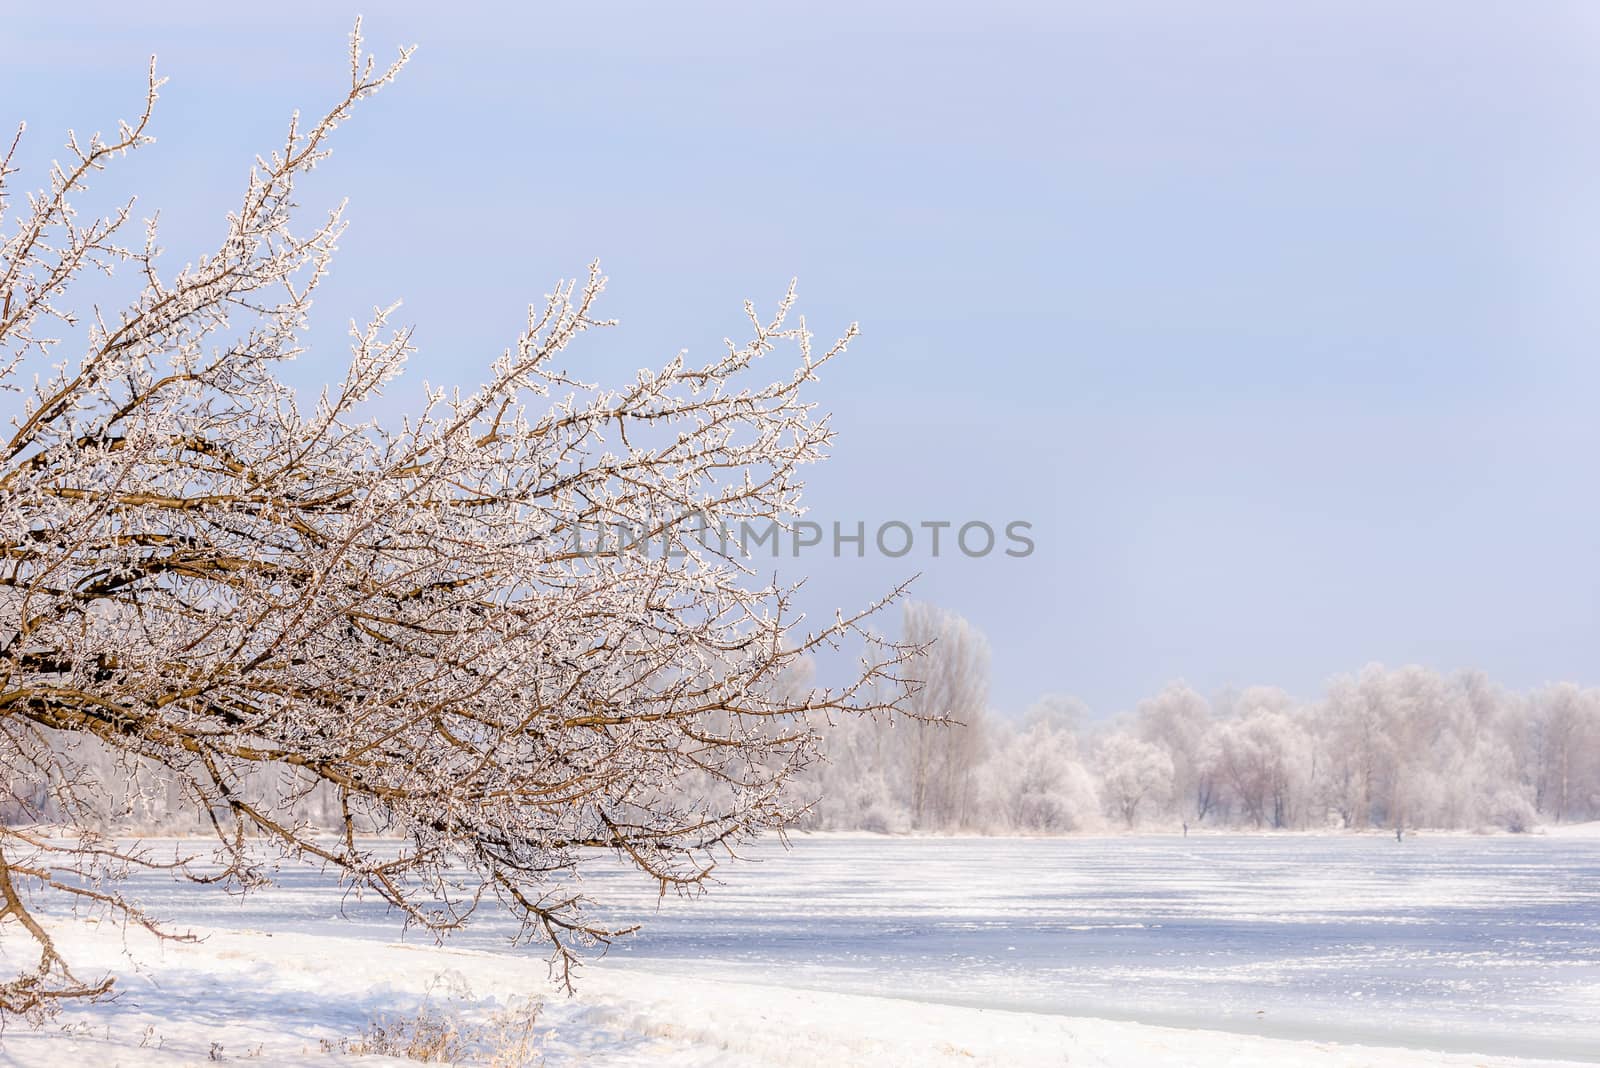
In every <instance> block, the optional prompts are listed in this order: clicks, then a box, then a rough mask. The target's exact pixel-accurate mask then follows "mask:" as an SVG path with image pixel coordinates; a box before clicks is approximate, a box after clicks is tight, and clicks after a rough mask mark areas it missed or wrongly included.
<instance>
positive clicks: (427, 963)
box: [0, 922, 1565, 1068]
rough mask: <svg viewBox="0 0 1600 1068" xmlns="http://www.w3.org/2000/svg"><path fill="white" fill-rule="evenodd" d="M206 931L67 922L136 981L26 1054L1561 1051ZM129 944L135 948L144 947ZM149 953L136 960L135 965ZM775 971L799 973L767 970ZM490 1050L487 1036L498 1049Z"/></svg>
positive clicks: (94, 956)
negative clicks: (389, 1028) (1205, 1024)
mask: <svg viewBox="0 0 1600 1068" xmlns="http://www.w3.org/2000/svg"><path fill="white" fill-rule="evenodd" d="M204 935H205V937H204V939H203V940H202V941H201V942H199V943H196V944H171V943H168V944H165V945H157V944H155V943H154V942H153V941H152V940H151V939H150V938H149V937H148V936H147V935H144V934H142V933H136V932H122V931H120V930H112V929H109V928H106V929H102V928H100V927H98V926H96V925H93V924H89V923H85V922H74V923H69V924H64V925H63V926H62V937H63V939H64V941H65V947H64V948H68V949H69V950H70V953H71V956H72V957H73V958H74V959H75V960H78V961H80V962H82V963H83V964H84V965H85V966H89V967H103V968H111V969H115V970H117V971H119V972H121V973H122V974H123V976H124V978H123V980H122V982H121V984H120V985H121V987H122V991H123V992H122V994H121V996H120V997H119V998H118V1000H117V1001H116V1002H114V1003H112V1004H108V1005H101V1006H96V1007H92V1008H87V1009H74V1010H72V1011H69V1012H67V1013H64V1014H63V1015H62V1016H61V1018H59V1019H58V1020H57V1021H55V1022H54V1023H53V1024H52V1025H50V1026H48V1027H47V1028H45V1029H44V1030H41V1031H36V1032H30V1031H27V1030H24V1029H20V1028H13V1029H12V1030H10V1031H8V1032H7V1033H6V1035H5V1036H4V1040H3V1053H0V1058H3V1059H4V1060H5V1061H6V1062H7V1063H11V1064H16V1065H19V1066H30V1068H32V1066H38V1068H46V1066H54V1065H61V1064H92V1065H96V1066H100V1068H118V1066H127V1068H156V1066H172V1065H191V1064H208V1063H215V1062H214V1061H213V1060H212V1058H213V1056H215V1057H216V1058H219V1059H225V1060H227V1061H235V1060H238V1061H246V1062H248V1063H255V1064H312V1065H337V1064H406V1063H412V1062H408V1061H405V1060H401V1059H397V1058H389V1057H378V1056H352V1055H350V1054H347V1053H339V1052H331V1051H329V1050H328V1049H327V1048H325V1046H337V1045H338V1044H339V1042H340V1040H343V1039H351V1038H353V1037H355V1036H358V1035H359V1034H360V1033H361V1032H362V1031H363V1029H364V1028H366V1027H367V1026H368V1025H369V1023H371V1022H372V1021H373V1020H374V1019H382V1018H385V1017H387V1018H390V1019H397V1018H404V1017H407V1016H415V1014H416V1013H417V1011H418V1010H419V1008H420V1007H421V1006H423V1005H424V1004H428V1005H430V1006H432V1008H433V1009H434V1010H435V1011H436V1013H438V1014H440V1015H448V1016H449V1017H451V1018H453V1019H456V1020H459V1021H461V1022H462V1023H463V1024H464V1025H466V1026H474V1025H476V1026H481V1027H483V1028H485V1030H488V1031H493V1030H494V1029H495V1028H496V1027H497V1026H499V1027H501V1028H503V1027H504V1025H503V1024H501V1025H496V1024H495V1023H494V1022H493V1021H494V1018H495V1016H496V1014H497V1011H502V1010H503V1009H504V1008H505V1007H506V1006H507V1005H508V1004H510V1005H512V1006H516V1005H517V1004H518V1003H519V1002H520V999H523V998H526V997H527V996H528V995H530V994H537V995H538V996H539V997H540V999H541V1000H542V1002H543V1007H542V1010H541V1011H540V1014H539V1016H538V1019H537V1022H536V1025H535V1027H536V1043H537V1045H538V1051H539V1053H540V1055H542V1056H543V1057H544V1059H545V1063H546V1064H548V1065H551V1066H552V1068H555V1066H561V1065H646V1064H649V1065H657V1066H662V1065H751V1064H757V1065H816V1064H834V1065H867V1064H872V1065H928V1064H962V1065H969V1066H970V1065H986V1064H994V1065H1007V1066H1019V1065H1059V1064H1073V1065H1106V1066H1121V1065H1172V1066H1178V1065H1190V1066H1206V1065H1217V1066H1221V1065H1235V1066H1237V1065H1262V1066H1268V1065H1272V1066H1276V1065H1283V1064H1296V1065H1308V1066H1318V1065H1321V1066H1328V1068H1333V1066H1356V1065H1385V1066H1394V1068H1412V1066H1415V1068H1421V1066H1424V1065H1429V1066H1435V1065H1437V1066H1446V1065H1455V1066H1461V1068H1466V1066H1469V1065H1472V1066H1481V1065H1491V1064H1499V1065H1511V1064H1517V1065H1529V1066H1532V1065H1555V1064H1558V1063H1565V1062H1556V1061H1534V1060H1514V1059H1505V1058H1485V1057H1481V1056H1473V1055H1466V1054H1442V1053H1433V1052H1428V1051H1421V1050H1402V1049H1385V1048H1378V1047H1362V1046H1346V1045H1339V1044H1334V1043H1328V1042H1294V1041H1288V1040H1282V1039H1272V1038H1265V1037H1260V1036H1251V1035H1239V1034H1227V1033H1223V1032H1217V1031H1203V1030H1181V1029H1175V1028H1165V1027H1153V1026H1146V1025H1141V1024H1134V1023H1123V1022H1112V1021H1103V1020H1092V1019H1080V1018H1072V1017H1064V1016H1051V1015H1045V1014H1035V1013H1021V1012H1005V1011H995V1010H984V1009H977V1008H963V1007H952V1006H945V1005H934V1004H929V1003H923V1002H917V1001H909V1000H900V999H891V998H877V997H865V996H857V995H844V994H829V993H819V992H814V991H805V990H793V989H784V988H781V987H777V986H770V985H761V984H755V983H733V982H726V981H718V980H708V979H698V978H695V979H685V978H677V977H673V976H670V975H665V974H653V973H640V972H636V971H633V970H631V969H629V968H628V967H627V966H626V964H625V963H623V962H616V961H613V962H602V963H601V964H598V965H596V966H593V967H591V968H589V969H588V970H587V972H586V973H585V975H584V977H583V979H582V981H581V984H580V987H579V990H578V993H577V995H576V996H575V997H572V998H566V997H564V996H561V995H558V994H552V993H550V992H549V988H548V986H547V984H546V979H545V976H546V972H545V967H544V965H543V963H542V962H541V961H539V960H538V959H536V958H535V957H533V956H531V955H528V954H516V955H513V954H506V953H494V952H485V951H476V950H466V949H459V948H453V947H449V946H446V947H442V948H441V947H435V946H432V945H404V944H396V943H383V942H377V941H373V940H369V939H363V938H337V937H327V936H324V935H315V936H313V935H303V934H295V933H293V932H289V931H282V930H279V931H263V930H211V931H206V932H204ZM127 954H131V958H130V957H129V956H128V955H127ZM133 962H137V965H138V967H137V970H136V971H134V970H132V969H131V968H130V964H131V963H133ZM769 978H770V979H771V980H773V981H775V982H779V981H781V980H782V976H781V975H778V974H774V975H772V976H770V977H769ZM479 1059H480V1060H481V1061H482V1062H483V1063H488V1053H487V1048H485V1049H484V1050H480V1058H479Z"/></svg>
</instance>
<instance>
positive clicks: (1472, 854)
mask: <svg viewBox="0 0 1600 1068" xmlns="http://www.w3.org/2000/svg"><path fill="white" fill-rule="evenodd" d="M754 858H755V860H756V863H752V864H746V865H737V866H730V867H729V869H728V871H727V874H726V876H725V885H724V886H721V887H719V888H718V889H717V891H716V892H715V893H713V894H712V895H711V896H709V897H706V898H703V899H700V900H697V901H692V902H679V901H672V900H669V901H667V902H665V903H664V904H662V906H661V908H660V910H659V911H657V910H656V901H655V897H654V892H653V891H652V890H651V889H649V888H648V887H646V886H644V885H642V884H640V883H639V882H638V881H637V880H636V879H634V878H632V877H629V876H628V875H627V874H626V873H624V872H622V871H621V870H618V869H609V868H605V869H602V870H600V871H597V872H595V873H594V874H592V875H591V876H590V877H589V880H588V882H589V884H590V885H589V887H588V889H589V890H590V891H591V892H592V893H594V894H595V895H596V896H601V897H604V898H609V899H610V900H612V901H614V902H617V904H616V905H615V906H614V912H615V917H616V918H618V919H624V918H632V917H639V918H642V919H644V920H645V921H646V923H647V927H646V930H645V932H644V934H642V935H641V936H639V937H638V938H636V939H635V940H633V941H631V942H629V943H626V944H624V945H623V946H621V947H619V948H618V949H617V950H616V951H614V952H613V953H612V954H611V955H610V956H609V957H608V958H607V959H606V960H603V961H600V962H598V963H596V964H594V965H592V966H591V967H589V968H588V969H587V970H586V972H585V973H584V975H583V977H582V979H581V981H580V985H579V992H578V995H577V996H576V997H575V998H572V999H567V998H565V997H563V996H561V995H560V994H557V993H555V992H554V991H553V990H552V989H551V987H550V986H549V984H548V982H547V978H546V975H547V973H546V969H545V966H544V964H543V962H542V960H540V959H539V958H538V957H537V955H536V954H533V953H531V952H529V951H526V950H520V951H507V949H506V947H505V944H504V931H503V930H500V929H497V928H496V925H495V924H493V923H485V924H483V925H481V926H480V927H479V928H478V929H477V930H475V931H469V932H467V933H466V934H465V935H463V936H461V937H458V938H456V939H453V940H452V941H451V942H450V943H448V944H447V945H446V946H444V947H442V948H441V947H435V946H434V945H432V943H431V942H423V941H417V940H414V939H408V940H405V941H401V940H399V939H398V938H397V937H396V932H395V928H394V926H393V924H392V922H391V921H388V920H386V919H385V918H384V917H383V916H382V915H381V914H380V913H379V912H378V911H377V910H376V909H375V908H374V907H372V906H370V905H361V904H355V903H351V902H347V901H343V900H342V899H341V897H340V895H339V894H338V892H337V890H336V889H335V888H333V887H331V886H330V885H329V884H328V883H327V882H326V881H324V880H323V879H322V878H321V877H320V876H317V875H316V874H314V873H298V872H287V873H285V878H284V879H283V881H282V883H281V885H280V886H278V887H275V888H273V889H270V890H267V891H264V892H262V893H259V894H255V895H252V896H250V897H247V898H245V899H243V900H239V899H233V898H228V897H226V896H220V895H216V894H215V893H213V892H208V891H206V890H204V889H203V888H191V887H186V886H175V885H172V884H167V883H162V882H159V881H156V880H149V881H148V882H147V883H146V885H145V886H144V887H142V888H141V889H142V892H143V896H144V897H145V898H146V899H147V900H151V899H154V900H155V901H156V903H157V909H158V911H159V912H162V913H164V914H166V915H168V916H172V917H175V918H177V919H180V920H182V921H184V922H186V923H190V924H192V925H193V926H194V927H195V928H196V929H197V930H200V931H202V932H204V933H206V934H207V937H206V938H205V940H204V941H202V942H200V943H198V944H195V945H174V944H166V945H154V944H152V943H150V942H149V941H148V940H147V939H146V938H145V937H144V936H143V935H136V934H131V933H125V932H122V931H121V930H120V929H111V928H109V927H100V926H98V925H94V924H89V923H85V922H82V921H63V923H62V931H63V938H64V939H65V940H66V941H67V943H68V944H69V946H70V949H71V955H72V956H73V957H75V958H76V959H77V960H79V961H80V962H82V963H85V964H89V963H91V962H92V964H94V965H97V966H100V967H105V968H110V969H114V970H116V971H118V972H119V973H121V974H122V976H123V978H122V981H121V984H120V985H121V986H122V988H123V990H124V993H123V995H122V996H121V998H120V999H119V1000H118V1001H117V1002H115V1003H113V1004H109V1005H102V1006H96V1007H92V1008H89V1009H86V1010H73V1011H72V1012H69V1013H67V1014H64V1015H63V1017H62V1018H61V1019H59V1020H58V1021H56V1022H55V1023H54V1024H53V1025H51V1026H50V1027H49V1028H48V1029H46V1030H45V1031H43V1032H40V1033H28V1032H24V1031H21V1030H17V1029H13V1030H12V1031H10V1032H8V1033H7V1034H6V1035H5V1036H4V1040H3V1043H4V1049H3V1053H0V1057H3V1058H4V1059H6V1060H8V1061H11V1062H13V1063H21V1064H29V1065H35V1064H37V1065H46V1064H51V1065H53V1064H67V1063H73V1064H77V1063H83V1064H97V1065H107V1066H109V1065H116V1064H129V1065H138V1064H173V1063H194V1062H197V1061H206V1060H207V1058H208V1057H209V1056H210V1054H211V1052H212V1050H213V1044H216V1052H217V1055H218V1056H220V1057H225V1058H228V1059H230V1060H233V1059H245V1058H247V1057H251V1056H252V1055H254V1059H255V1060H256V1061H257V1063H301V1062H305V1063H323V1064H327V1063H352V1062H353V1060H354V1059H353V1058H351V1057H350V1056H349V1055H348V1054H341V1053H328V1052H325V1051H324V1050H323V1043H324V1040H326V1041H328V1042H330V1043H335V1044H336V1043H337V1042H338V1041H339V1040H340V1039H348V1038H353V1037H356V1036H358V1035H359V1034H360V1033H361V1032H362V1030H363V1029H364V1028H365V1027H366V1026H367V1025H368V1024H369V1023H370V1022H371V1021H373V1020H374V1019H381V1018H385V1017H387V1018H391V1019H392V1018H400V1017H405V1016H408V1015H415V1014H416V1012H417V1011H418V1008H419V1006H420V1005H423V1004H428V1005H430V1006H432V1007H433V1010H434V1011H435V1012H437V1013H444V1014H449V1015H454V1016H459V1017H460V1018H461V1019H464V1020H469V1021H478V1022H480V1023H482V1022H486V1021H488V1019H489V1017H490V1016H491V1015H492V1014H493V1013H494V1011H495V1010H496V1009H497V1007H504V1006H505V1005H506V1004H507V1003H508V1002H509V1003H517V1002H519V1001H520V1000H525V999H527V998H529V997H537V998H540V999H541V1000H542V1001H543V1003H544V1005H543V1009H542V1011H541V1014H540V1017H539V1020H538V1025H537V1028H538V1040H539V1041H540V1042H541V1043H542V1048H543V1053H544V1055H545V1058H546V1063H549V1064H552V1065H561V1064H644V1063H651V1064H658V1065H659V1064H819V1063H828V1064H895V1063H900V1064H929V1063H940V1062H946V1063H960V1064H974V1063H979V1064H981V1063H996V1064H999V1063H1005V1064H1009V1065H1032V1064H1063V1063H1070V1064H1102V1065H1143V1064H1172V1065H1179V1064H1218V1065H1220V1064H1263V1065H1266V1064H1274V1065H1276V1064H1289V1063H1293V1064H1329V1065H1332V1064H1340V1065H1354V1064H1372V1065H1390V1064H1394V1065H1422V1064H1458V1065H1469V1064H1474V1065H1475V1064H1486V1063H1505V1062H1507V1061H1509V1060H1510V1059H1512V1058H1518V1057H1520V1058H1533V1057H1548V1058H1566V1059H1570V1060H1582V1061H1589V1062H1591V1063H1592V1062H1593V1061H1595V1060H1597V1059H1600V1022H1597V1021H1600V842H1597V841H1595V840H1594V839H1593V838H1583V837H1571V838H1567V837H1554V836H1552V837H1548V838H1521V837H1494V838H1472V837H1466V836H1449V837H1445V836H1439V837H1429V836H1425V835H1423V836H1417V837H1415V838H1412V839H1408V840H1407V841H1406V842H1405V843H1396V842H1394V840H1393V839H1392V838H1382V837H1379V836H1376V835H1373V836H1344V837H1327V838H1316V837H1303V836H1297V837H1246V836H1239V837H1222V836H1217V837H1212V836H1195V837H1191V838H1189V839H1187V840H1185V839H1182V838H1162V837H1143V838H1136V839H1129V838H1122V839H1118V838H1106V839H1054V840H1052V839H1033V840H1029V839H989V840H985V839H871V838H859V837H850V838H804V837H802V838H799V839H797V840H796V843H795V848H794V849H793V850H792V851H791V852H789V853H786V854H785V853H783V852H782V851H781V850H779V849H777V848H776V847H772V848H763V849H759V850H757V851H755V854H754ZM1160 1025H1167V1026H1160ZM502 1026H503V1025H502ZM1180 1028H1183V1029H1180ZM141 1043H142V1045H141ZM1335 1043H1363V1044H1364V1045H1336V1044H1335ZM1395 1047H1407V1048H1405V1049H1400V1048H1395ZM1430 1050H1446V1051H1449V1052H1429V1051H1430ZM1529 1063H1531V1062H1529Z"/></svg>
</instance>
